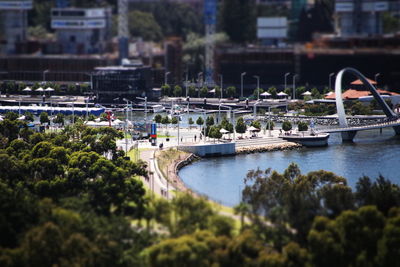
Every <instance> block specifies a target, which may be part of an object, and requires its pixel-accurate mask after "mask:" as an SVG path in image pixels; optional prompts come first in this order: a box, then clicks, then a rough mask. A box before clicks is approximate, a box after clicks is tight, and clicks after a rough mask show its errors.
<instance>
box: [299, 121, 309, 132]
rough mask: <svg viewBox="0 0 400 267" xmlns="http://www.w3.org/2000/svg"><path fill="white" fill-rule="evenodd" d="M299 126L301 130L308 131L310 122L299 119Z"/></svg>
mask: <svg viewBox="0 0 400 267" xmlns="http://www.w3.org/2000/svg"><path fill="white" fill-rule="evenodd" d="M297 128H298V130H299V131H307V130H308V124H307V122H304V121H299V123H298V124H297Z"/></svg>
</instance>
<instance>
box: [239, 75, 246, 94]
mask: <svg viewBox="0 0 400 267" xmlns="http://www.w3.org/2000/svg"><path fill="white" fill-rule="evenodd" d="M244 75H246V72H242V73H241V74H240V97H243V76H244Z"/></svg>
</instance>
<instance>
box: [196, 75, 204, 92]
mask: <svg viewBox="0 0 400 267" xmlns="http://www.w3.org/2000/svg"><path fill="white" fill-rule="evenodd" d="M200 77H201V80H200ZM202 79H203V72H199V73H198V74H197V83H198V86H199V88H198V90H197V91H198V97H199V98H200V87H201V86H202V83H203V82H202Z"/></svg>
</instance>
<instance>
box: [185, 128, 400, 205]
mask: <svg viewBox="0 0 400 267" xmlns="http://www.w3.org/2000/svg"><path fill="white" fill-rule="evenodd" d="M291 162H295V163H296V164H298V165H299V167H300V169H301V171H302V173H308V172H310V171H316V170H320V169H322V170H327V171H332V172H334V173H336V174H338V175H340V176H343V177H345V178H347V181H348V184H349V185H350V186H351V187H353V188H354V187H355V185H356V183H357V180H358V178H360V177H361V176H363V175H366V176H369V177H370V178H372V179H376V178H377V177H378V176H379V174H381V175H383V176H384V177H385V178H387V179H389V180H391V181H392V182H394V183H397V184H400V137H398V136H394V131H393V130H392V129H391V128H387V129H383V132H382V134H381V133H379V130H370V131H362V132H358V133H357V135H356V138H355V139H354V142H353V143H342V141H341V138H340V135H339V134H331V136H330V138H329V145H328V146H327V147H320V148H301V149H299V150H289V151H276V152H265V153H256V154H244V155H237V156H231V157H217V158H207V159H202V160H200V161H197V162H195V163H193V164H191V165H188V166H186V167H184V168H183V169H182V170H181V171H180V172H179V175H180V177H181V178H182V180H183V181H184V182H185V184H186V185H187V186H188V187H190V188H192V189H193V190H194V191H197V192H199V193H201V194H205V195H207V196H208V197H209V198H211V199H213V200H215V201H218V202H220V203H222V204H225V205H228V206H234V205H236V204H238V203H239V199H240V194H241V193H240V192H241V190H242V189H243V188H244V183H243V178H244V177H245V176H246V173H247V171H249V170H251V169H257V168H260V169H262V170H265V169H267V168H272V169H273V170H276V171H278V172H283V170H285V169H286V168H287V166H288V165H289V164H290V163H291Z"/></svg>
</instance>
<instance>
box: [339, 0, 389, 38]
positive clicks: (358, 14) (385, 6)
mask: <svg viewBox="0 0 400 267" xmlns="http://www.w3.org/2000/svg"><path fill="white" fill-rule="evenodd" d="M389 4H390V1H379V0H336V2H335V14H336V22H335V24H336V32H337V34H338V35H339V36H341V37H353V36H373V35H380V34H382V32H383V27H382V26H383V25H382V13H383V12H386V11H389V10H390V7H391V5H389Z"/></svg>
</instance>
